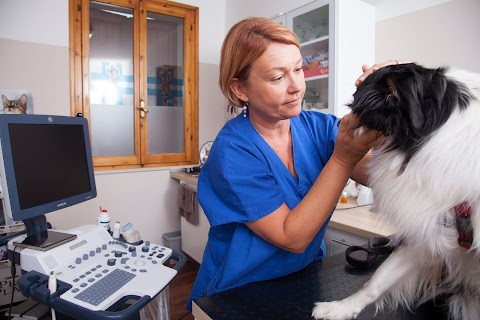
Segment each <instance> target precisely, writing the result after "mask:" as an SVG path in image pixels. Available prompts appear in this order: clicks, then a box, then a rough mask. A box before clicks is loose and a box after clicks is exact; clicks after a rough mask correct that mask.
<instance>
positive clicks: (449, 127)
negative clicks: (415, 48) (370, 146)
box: [312, 63, 480, 320]
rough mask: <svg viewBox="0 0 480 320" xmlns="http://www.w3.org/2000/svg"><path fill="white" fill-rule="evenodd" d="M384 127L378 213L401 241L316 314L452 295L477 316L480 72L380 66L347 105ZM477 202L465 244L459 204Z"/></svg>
mask: <svg viewBox="0 0 480 320" xmlns="http://www.w3.org/2000/svg"><path fill="white" fill-rule="evenodd" d="M350 107H351V109H352V113H353V114H355V115H357V116H358V117H359V118H360V123H361V126H363V127H366V128H371V129H376V130H379V131H382V132H384V133H385V136H386V142H385V143H384V145H382V146H381V147H379V148H377V149H375V150H373V161H372V163H371V168H370V181H369V183H370V186H371V187H372V189H373V193H374V205H373V209H374V210H375V211H376V212H378V218H379V219H384V220H385V222H387V223H388V224H389V225H392V226H395V228H396V230H397V231H398V232H397V233H396V234H395V235H394V236H393V237H392V241H393V242H395V243H400V241H401V244H400V245H399V246H398V247H397V249H396V250H395V251H394V252H393V253H392V254H391V255H390V256H389V257H388V259H387V260H386V261H385V262H384V263H383V264H382V265H381V266H380V267H379V268H378V269H377V270H376V272H375V273H374V275H373V276H372V278H371V279H370V281H369V282H368V283H367V284H366V285H365V286H364V287H363V288H362V289H361V290H359V291H358V292H356V293H354V294H353V295H352V296H350V297H347V298H345V299H344V300H341V301H334V302H318V303H316V305H315V307H314V309H313V313H312V316H313V317H314V318H315V319H330V320H333V319H353V318H355V317H356V316H357V315H358V314H359V313H360V312H361V311H362V310H363V309H364V308H365V307H366V306H367V305H369V304H371V303H375V304H376V306H377V309H380V310H382V309H384V308H396V307H397V306H398V305H399V304H402V305H405V306H406V307H408V308H412V309H413V308H415V307H416V306H418V305H419V304H421V303H423V302H425V301H427V300H431V299H434V298H435V297H436V296H438V295H440V294H448V297H449V299H448V308H449V316H450V318H451V319H455V320H459V319H462V320H474V319H480V253H479V252H480V236H478V235H480V162H479V160H480V75H478V74H474V73H470V72H467V71H462V70H454V69H448V68H438V69H427V68H424V67H422V66H420V65H418V64H415V63H412V64H400V65H392V66H387V67H384V68H381V69H379V70H377V71H375V72H374V73H373V74H372V75H370V76H369V77H367V78H366V80H365V81H364V83H362V85H361V86H360V87H359V88H358V89H357V92H356V93H355V94H354V100H353V102H352V103H351V105H350ZM464 202H466V203H468V204H469V205H470V208H471V223H472V228H473V234H474V240H473V244H472V246H471V248H470V249H468V250H467V249H465V248H463V247H461V246H460V245H459V244H458V231H457V229H456V224H455V213H454V210H453V208H454V207H455V206H456V205H459V204H461V203H464Z"/></svg>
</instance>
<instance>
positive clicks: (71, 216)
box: [0, 0, 226, 243]
mask: <svg viewBox="0 0 480 320" xmlns="http://www.w3.org/2000/svg"><path fill="white" fill-rule="evenodd" d="M177 2H180V3H185V4H189V5H193V6H197V7H199V32H200V36H199V39H200V44H199V60H200V66H199V71H200V72H199V77H200V84H199V85H200V88H199V94H200V97H199V108H200V116H199V122H200V123H199V125H200V145H202V144H203V143H204V142H206V141H209V140H213V139H214V138H215V136H216V134H217V132H218V131H219V130H220V128H221V126H222V125H223V123H224V121H225V116H226V113H225V110H226V103H225V100H224V98H223V96H222V94H221V92H220V90H219V89H218V85H217V79H218V63H219V62H218V61H219V53H220V47H221V42H222V40H223V37H224V28H225V27H224V26H225V15H224V13H225V0H209V1H200V0H185V1H177ZM19 17H21V19H19ZM68 25H69V22H68V1H67V0H44V1H37V0H2V1H0V48H2V50H0V88H5V89H27V90H29V91H30V92H31V93H32V96H33V105H34V111H35V113H43V114H55V115H70V105H69V101H70V100H69V95H70V92H69V56H68V54H69V53H68V52H69V51H68V49H69V48H68V45H69V43H68V30H69V27H68ZM169 169H172V168H162V169H150V170H132V171H115V172H97V173H96V174H95V180H96V184H97V191H98V196H97V198H96V199H93V200H91V201H88V202H85V203H82V204H80V205H77V206H74V207H70V208H67V209H64V210H61V211H57V212H53V213H50V214H48V215H47V219H48V221H49V222H51V223H52V224H54V226H55V227H57V228H61V229H70V228H73V227H76V226H79V225H83V224H89V223H95V221H96V217H97V215H98V213H99V207H100V206H102V207H103V208H106V209H107V210H108V211H109V213H110V215H111V216H112V221H116V220H119V221H120V222H121V224H122V225H124V224H125V223H127V222H132V223H133V225H134V228H135V229H137V230H139V231H140V233H141V235H142V237H143V238H144V239H146V240H151V241H153V242H156V243H161V241H162V234H163V233H166V232H171V231H176V230H180V217H179V215H178V214H177V206H176V192H177V189H178V181H176V180H173V179H171V178H170V171H169ZM173 169H178V168H173Z"/></svg>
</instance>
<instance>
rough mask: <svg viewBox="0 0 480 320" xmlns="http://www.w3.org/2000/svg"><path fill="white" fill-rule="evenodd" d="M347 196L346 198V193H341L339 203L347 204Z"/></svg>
mask: <svg viewBox="0 0 480 320" xmlns="http://www.w3.org/2000/svg"><path fill="white" fill-rule="evenodd" d="M347 196H348V193H347V191H342V195H341V196H340V203H347V202H348V200H347Z"/></svg>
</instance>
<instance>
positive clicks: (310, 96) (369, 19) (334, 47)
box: [273, 0, 375, 117]
mask: <svg viewBox="0 0 480 320" xmlns="http://www.w3.org/2000/svg"><path fill="white" fill-rule="evenodd" d="M273 20H275V21H277V22H279V23H282V24H284V25H286V26H287V27H289V28H290V29H291V30H293V31H294V32H295V34H296V35H297V36H298V38H299V40H300V43H301V48H300V51H301V54H302V57H303V70H304V74H305V82H306V91H305V96H304V100H303V108H304V109H307V110H313V111H320V112H326V113H332V114H335V115H337V116H340V117H341V116H343V115H345V114H346V113H348V112H349V108H348V106H347V104H348V103H349V102H350V101H351V97H352V94H353V93H354V92H355V81H356V79H357V78H358V77H359V76H360V75H361V73H362V69H361V67H362V65H363V64H373V63H374V55H375V7H373V6H371V5H370V4H367V3H365V2H363V1H360V0H349V1H340V0H316V1H313V2H310V3H308V4H306V5H304V6H301V7H299V8H296V9H294V10H292V11H289V12H287V13H285V14H282V15H279V16H277V17H275V18H273Z"/></svg>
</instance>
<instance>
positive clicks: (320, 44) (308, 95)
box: [287, 1, 333, 112]
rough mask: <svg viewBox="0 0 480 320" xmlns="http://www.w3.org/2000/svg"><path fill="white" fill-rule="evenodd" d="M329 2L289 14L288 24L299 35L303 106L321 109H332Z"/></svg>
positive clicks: (326, 110) (308, 108)
mask: <svg viewBox="0 0 480 320" xmlns="http://www.w3.org/2000/svg"><path fill="white" fill-rule="evenodd" d="M331 10H332V8H331V4H330V3H329V2H328V1H325V2H323V4H320V3H318V2H313V3H309V4H306V5H305V6H303V7H300V8H298V9H295V10H293V11H291V12H289V13H287V16H288V15H290V21H289V23H291V25H290V27H291V29H292V30H293V32H295V34H296V35H297V36H298V38H299V40H300V44H301V48H300V52H301V54H302V57H303V64H302V65H303V72H304V74H305V82H306V87H307V89H306V92H305V97H304V101H303V108H304V109H307V110H316V111H322V112H332V110H333V103H332V101H333V96H332V97H329V95H332V93H331V92H329V86H330V85H331V84H332V83H333V82H332V81H333V76H332V75H331V73H332V68H330V66H333V41H332V39H333V38H332V37H331V36H330V32H331V30H330V28H331V26H332V22H333V20H332V19H331V17H330V14H331Z"/></svg>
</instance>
